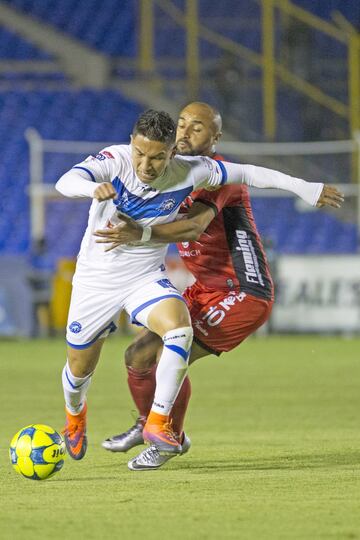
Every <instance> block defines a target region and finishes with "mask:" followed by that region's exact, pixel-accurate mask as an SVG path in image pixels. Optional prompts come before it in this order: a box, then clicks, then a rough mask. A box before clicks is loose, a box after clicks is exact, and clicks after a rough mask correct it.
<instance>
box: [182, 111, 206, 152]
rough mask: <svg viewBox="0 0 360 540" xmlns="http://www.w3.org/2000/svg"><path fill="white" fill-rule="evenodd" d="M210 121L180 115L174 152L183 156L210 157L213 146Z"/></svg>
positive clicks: (187, 114)
mask: <svg viewBox="0 0 360 540" xmlns="http://www.w3.org/2000/svg"><path fill="white" fill-rule="evenodd" d="M214 142H215V141H214V131H213V127H212V124H211V122H210V121H208V119H207V118H202V117H200V115H197V116H194V115H193V114H189V113H187V112H185V111H183V112H182V113H181V116H180V118H179V121H178V125H177V130H176V151H177V153H178V154H182V155H185V156H199V155H210V154H211V153H212V147H213V145H214Z"/></svg>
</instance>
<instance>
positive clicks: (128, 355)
mask: <svg viewBox="0 0 360 540" xmlns="http://www.w3.org/2000/svg"><path fill="white" fill-rule="evenodd" d="M136 349H137V346H136V343H132V344H131V345H129V347H128V348H127V349H126V351H125V354H124V357H125V364H126V366H127V367H134V364H135V363H136V359H137V356H138V354H137V350H136Z"/></svg>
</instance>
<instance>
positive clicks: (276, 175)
mask: <svg viewBox="0 0 360 540" xmlns="http://www.w3.org/2000/svg"><path fill="white" fill-rule="evenodd" d="M223 166H224V167H225V169H226V173H227V183H228V184H232V183H234V184H236V183H243V184H247V185H248V186H251V187H257V188H275V189H283V190H286V191H290V192H291V193H294V194H295V195H297V196H298V197H300V198H301V199H303V200H304V201H305V202H307V203H308V204H310V205H311V206H318V207H322V206H333V207H335V208H339V207H340V206H341V203H342V202H343V200H344V196H343V194H342V193H340V191H339V190H338V189H337V188H335V187H334V186H328V185H325V184H323V183H320V182H306V180H302V179H301V178H295V177H293V176H289V175H287V174H284V173H281V172H279V171H274V170H272V169H266V168H264V167H255V165H239V164H236V163H229V162H223Z"/></svg>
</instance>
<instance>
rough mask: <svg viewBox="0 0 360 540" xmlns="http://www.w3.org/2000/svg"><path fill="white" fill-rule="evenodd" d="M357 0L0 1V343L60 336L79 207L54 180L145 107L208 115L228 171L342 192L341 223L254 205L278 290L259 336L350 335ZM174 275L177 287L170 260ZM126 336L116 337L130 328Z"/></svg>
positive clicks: (119, 133) (356, 206)
mask: <svg viewBox="0 0 360 540" xmlns="http://www.w3.org/2000/svg"><path fill="white" fill-rule="evenodd" d="M359 31H360V3H359V2H358V1H357V0H349V1H347V2H343V1H341V0H329V1H327V2H323V1H321V0H292V1H289V0H222V1H221V2H213V1H212V0H121V1H119V0H102V1H99V0H61V1H56V0H41V1H38V0H3V1H2V2H1V4H0V133H1V141H2V156H1V160H0V188H1V202H0V205H1V211H0V276H1V280H0V337H12V336H24V337H35V336H49V335H56V334H57V333H62V332H63V329H64V326H65V324H66V312H67V307H68V301H69V298H70V288H71V276H72V272H73V269H74V264H75V263H74V260H75V257H76V253H77V251H78V248H79V244H80V240H81V237H82V234H83V232H84V229H85V226H86V221H87V212H88V207H89V202H88V201H86V202H84V201H81V202H79V201H69V200H63V199H59V198H58V197H57V196H56V193H55V191H54V183H55V182H56V180H57V179H58V178H59V176H60V175H61V174H62V173H63V172H64V171H66V170H67V169H68V168H69V167H70V166H71V165H72V164H74V163H75V162H78V161H80V160H81V159H83V158H84V157H85V156H86V155H88V154H89V153H93V152H94V151H95V152H96V151H97V150H99V149H101V147H103V146H104V144H105V143H111V142H127V141H128V137H129V133H130V131H131V128H132V125H133V122H134V120H135V119H136V117H137V115H138V114H139V113H140V112H141V111H142V110H143V109H144V108H148V107H153V108H161V109H165V110H167V111H169V112H170V113H171V114H172V115H173V116H174V117H176V115H177V113H178V111H179V109H180V108H181V107H182V106H183V105H184V104H185V103H186V102H188V101H189V100H194V99H198V100H205V101H207V102H209V103H210V104H212V105H214V106H216V107H218V108H219V110H220V111H221V113H222V115H223V119H224V137H223V141H222V143H221V144H220V145H219V150H220V151H221V152H222V153H223V154H224V155H226V156H227V157H229V158H231V159H233V160H234V161H241V162H249V163H254V164H259V165H264V166H268V167H271V168H276V169H279V170H283V171H284V172H287V173H290V174H293V175H295V176H300V177H303V178H306V179H309V180H314V181H318V180H323V181H326V182H328V183H334V184H337V185H341V186H342V190H343V191H344V193H345V194H346V197H347V198H346V202H345V204H344V207H343V209H342V210H341V211H337V212H332V211H330V210H329V211H313V210H311V209H309V208H305V207H304V206H303V205H302V204H301V202H299V201H295V200H294V199H293V198H292V197H288V196H284V195H282V196H279V193H272V192H270V193H264V192H263V191H261V192H260V193H259V192H254V193H253V199H252V200H253V209H254V213H255V219H256V222H257V224H258V227H259V230H260V233H261V235H262V237H263V239H264V240H265V244H266V246H267V253H268V257H269V259H270V261H271V264H272V266H273V274H274V277H275V279H276V284H277V303H276V307H275V309H274V312H273V316H272V320H271V324H270V328H269V330H270V331H272V332H309V331H311V332H319V333H337V334H340V333H341V334H353V333H358V332H359V330H360V256H359V251H358V250H359V230H360V197H359V189H360V132H359V130H360V33H359ZM169 265H170V266H171V268H172V271H173V272H174V273H175V274H176V279H179V281H180V282H181V283H184V282H185V281H186V279H188V276H186V275H184V273H183V270H182V269H181V266H179V262H178V260H177V258H176V255H175V248H173V247H171V248H170V251H169ZM123 330H124V331H126V330H127V326H126V321H125V322H124V327H123Z"/></svg>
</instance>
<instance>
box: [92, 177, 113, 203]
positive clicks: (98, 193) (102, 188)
mask: <svg viewBox="0 0 360 540" xmlns="http://www.w3.org/2000/svg"><path fill="white" fill-rule="evenodd" d="M115 197H116V189H115V188H114V186H113V185H112V183H111V182H103V183H101V184H99V185H98V187H97V188H96V189H95V191H94V199H97V200H98V201H99V202H102V201H108V200H109V199H114V198H115Z"/></svg>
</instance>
